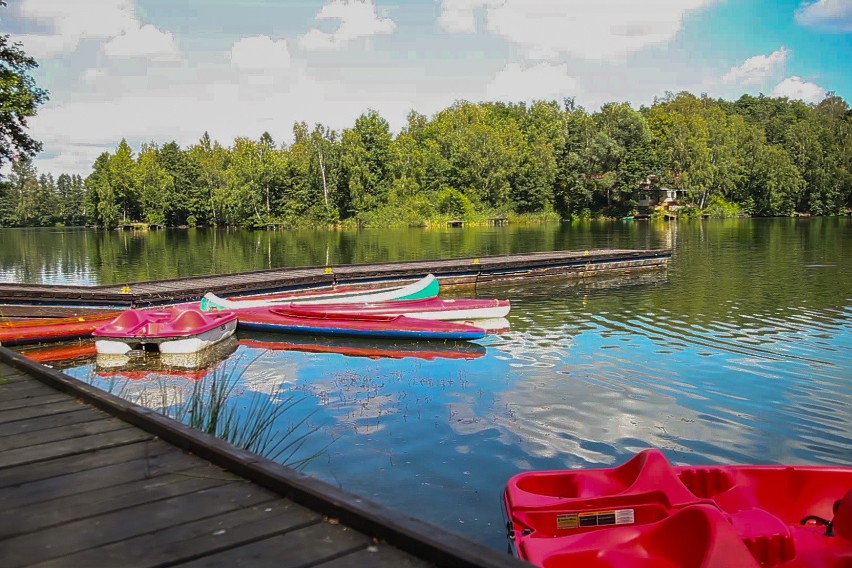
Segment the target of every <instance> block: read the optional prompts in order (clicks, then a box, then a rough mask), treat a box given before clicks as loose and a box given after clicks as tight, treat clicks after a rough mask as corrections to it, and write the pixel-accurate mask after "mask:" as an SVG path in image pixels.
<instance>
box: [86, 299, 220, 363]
mask: <svg viewBox="0 0 852 568" xmlns="http://www.w3.org/2000/svg"><path fill="white" fill-rule="evenodd" d="M236 328H237V314H235V313H234V312H202V311H200V310H197V309H194V308H179V307H173V308H167V309H163V310H156V311H151V310H127V311H124V312H122V314H121V315H120V316H118V317H117V318H115V319H114V320H113V321H111V322H110V323H108V324H106V325H104V326H102V327H99V328H97V329H96V330H94V331H93V332H92V335H94V336H95V337H96V338H97V341H95V350H96V351H97V352H98V354H100V355H124V354H125V353H127V352H128V351H131V350H133V349H138V348H140V347H144V346H146V345H155V346H156V347H157V349H158V350H159V351H160V353H165V354H186V353H197V352H199V351H201V350H202V349H205V348H206V347H209V346H211V345H213V344H215V343H218V342H220V341H222V340H223V339H225V338H227V337H230V336H231V335H233V333H234V331H235V330H236Z"/></svg>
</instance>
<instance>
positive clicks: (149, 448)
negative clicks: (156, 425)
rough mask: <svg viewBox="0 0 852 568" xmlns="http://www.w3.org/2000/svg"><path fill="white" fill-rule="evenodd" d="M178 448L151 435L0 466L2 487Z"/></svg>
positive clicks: (146, 458)
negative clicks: (25, 462) (90, 449)
mask: <svg viewBox="0 0 852 568" xmlns="http://www.w3.org/2000/svg"><path fill="white" fill-rule="evenodd" d="M175 451H180V450H178V449H177V448H175V447H174V446H172V445H171V444H167V443H165V442H163V441H162V440H157V439H150V440H144V441H141V442H136V443H133V444H127V445H124V446H117V447H111V448H101V449H97V450H94V451H92V452H87V453H84V454H75V455H70V456H60V457H51V458H49V459H45V460H43V461H40V462H37V463H28V464H25V465H20V466H13V467H5V468H0V489H3V488H7V487H9V486H14V485H18V484H20V483H23V482H25V481H27V480H29V481H37V480H40V479H49V478H51V477H56V476H58V475H63V474H66V473H72V472H76V471H86V470H90V469H97V468H99V467H103V466H105V465H109V464H114V463H115V464H118V463H124V462H127V461H134V460H143V463H148V464H150V463H151V462H153V461H154V460H156V459H158V458H159V457H160V456H162V455H165V454H166V453H169V452H175ZM154 465H156V464H155V463H154ZM149 467H153V466H149Z"/></svg>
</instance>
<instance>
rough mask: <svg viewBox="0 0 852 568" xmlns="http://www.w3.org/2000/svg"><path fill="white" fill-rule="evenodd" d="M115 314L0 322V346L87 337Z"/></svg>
mask: <svg viewBox="0 0 852 568" xmlns="http://www.w3.org/2000/svg"><path fill="white" fill-rule="evenodd" d="M115 315H116V314H115V312H112V313H108V314H95V315H87V316H79V317H69V318H43V319H24V320H12V321H0V344H3V345H5V346H7V347H8V346H10V345H27V344H30V343H43V342H48V341H67V340H70V339H77V338H78V337H88V336H90V335H91V334H92V331H94V330H95V328H97V327H98V326H101V325H103V324H104V323H106V322H108V321H109V320H111V319H114V318H115Z"/></svg>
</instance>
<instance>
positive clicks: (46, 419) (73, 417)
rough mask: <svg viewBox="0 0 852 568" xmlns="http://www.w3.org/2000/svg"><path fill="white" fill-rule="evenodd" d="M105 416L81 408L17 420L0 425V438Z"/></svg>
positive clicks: (90, 409) (86, 408)
mask: <svg viewBox="0 0 852 568" xmlns="http://www.w3.org/2000/svg"><path fill="white" fill-rule="evenodd" d="M105 416H106V414H103V413H100V412H98V411H96V410H95V409H93V408H89V407H83V408H80V409H79V410H75V411H73V412H65V413H63V414H54V415H51V416H40V417H38V418H32V419H30V420H18V421H16V422H7V423H5V424H0V438H3V437H6V436H19V435H21V434H27V433H29V432H37V431H39V430H47V429H50V428H62V427H64V426H72V425H74V424H82V423H84V422H93V421H95V420H102V419H103V418H104V417H105ZM0 444H5V441H2V440H0Z"/></svg>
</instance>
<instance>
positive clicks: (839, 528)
mask: <svg viewBox="0 0 852 568" xmlns="http://www.w3.org/2000/svg"><path fill="white" fill-rule="evenodd" d="M504 497H505V506H506V510H507V512H508V514H509V522H508V529H509V539H510V543H511V544H512V545H513V548H514V550H515V552H516V554H517V555H518V556H519V557H520V558H522V559H524V560H527V561H529V562H532V563H533V564H536V565H538V566H546V567H548V568H551V567H554V568H555V567H561V566H583V567H589V568H594V567H608V568H621V567H624V568H628V567H630V568H632V567H646V566H647V567H651V566H654V567H657V566H659V567H671V568H675V567H677V568H689V567H696V568H698V567H701V568H723V567H724V568H728V567H736V568H759V567H761V566H764V567H765V566H779V567H785V568H793V567H796V568H804V567H825V568H840V567H847V568H848V567H850V566H852V467H828V466H798V465H796V466H791V465H777V466H774V465H735V466H683V467H673V466H671V465H670V464H669V463H668V461H666V458H665V457H664V456H663V454H662V453H661V452H660V451H659V450H645V451H643V452H640V453H639V454H637V455H636V457H634V458H633V459H631V460H629V461H628V462H626V463H625V464H623V465H621V466H619V467H615V468H607V469H591V470H561V471H534V472H528V473H521V474H519V475H516V476H514V477H512V478H511V479H510V480H509V483H508V485H507V487H506V491H505V495H504Z"/></svg>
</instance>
